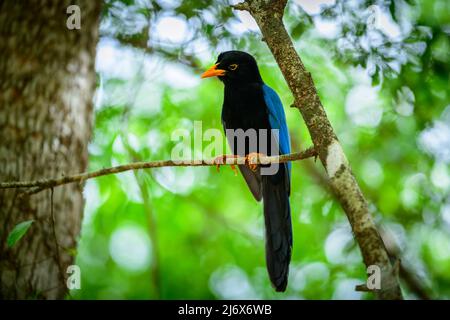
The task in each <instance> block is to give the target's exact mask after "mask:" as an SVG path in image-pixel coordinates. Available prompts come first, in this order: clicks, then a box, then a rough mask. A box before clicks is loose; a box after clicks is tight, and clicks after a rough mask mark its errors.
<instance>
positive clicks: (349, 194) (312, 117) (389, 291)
mask: <svg viewBox="0 0 450 320" xmlns="http://www.w3.org/2000/svg"><path fill="white" fill-rule="evenodd" d="M286 2H287V0H247V1H245V2H243V3H240V4H238V5H236V6H234V8H235V9H238V10H246V11H248V12H249V13H250V14H251V15H252V16H253V18H254V19H255V20H256V22H257V24H258V26H259V28H260V30H261V33H262V35H263V37H264V41H265V42H266V43H267V45H268V47H269V49H270V50H271V52H272V54H273V56H274V57H275V60H276V61H277V63H278V65H279V67H280V69H281V71H282V73H283V76H284V78H285V80H286V82H287V84H288V85H289V88H290V89H291V91H292V93H293V96H294V106H295V107H296V108H298V109H299V110H300V113H301V114H302V116H303V119H304V121H305V123H306V125H307V127H308V130H309V133H310V135H311V139H312V141H313V143H314V147H315V149H316V151H317V153H318V155H319V158H320V161H321V162H322V164H323V166H324V167H325V169H326V171H327V174H328V177H329V179H330V181H329V183H330V186H331V188H332V190H333V192H334V193H335V194H336V196H337V199H338V200H339V202H340V204H341V206H342V208H343V209H344V211H345V213H346V215H347V217H348V220H349V222H350V224H351V227H352V230H353V233H354V236H355V238H356V241H357V242H358V245H359V247H360V249H361V253H362V257H363V260H364V263H365V265H366V266H367V267H368V266H370V265H377V266H379V267H380V269H381V275H382V277H381V289H380V290H376V291H375V293H376V294H377V296H378V298H380V299H402V293H401V289H400V285H399V282H398V275H397V272H396V270H395V268H393V266H392V265H391V263H390V261H389V256H388V254H387V252H386V248H385V246H384V244H383V241H382V239H381V237H380V235H379V233H378V231H377V228H376V226H375V223H374V221H373V219H372V216H371V214H370V212H369V209H368V205H367V201H366V200H365V198H364V196H363V194H362V192H361V189H360V187H359V185H358V183H357V181H356V179H355V177H354V175H353V173H352V170H351V168H350V165H349V162H348V161H347V158H346V156H345V154H344V152H343V149H342V147H341V144H340V143H339V140H338V138H337V137H336V134H335V133H334V130H333V128H332V126H331V124H330V121H329V120H328V117H327V115H326V112H325V109H324V108H323V106H322V103H321V101H320V98H319V96H318V94H317V91H316V87H315V85H314V82H313V79H312V77H311V74H310V73H309V72H308V71H307V70H306V69H305V67H304V65H303V62H302V61H301V59H300V57H299V55H298V54H297V52H296V51H295V48H294V45H293V43H292V40H291V38H290V37H289V34H288V33H287V31H286V29H285V27H284V25H283V14H284V9H285V7H286Z"/></svg>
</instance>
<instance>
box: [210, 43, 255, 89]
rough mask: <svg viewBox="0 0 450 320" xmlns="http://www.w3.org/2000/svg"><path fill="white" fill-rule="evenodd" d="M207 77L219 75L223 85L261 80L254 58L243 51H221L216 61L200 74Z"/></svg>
mask: <svg viewBox="0 0 450 320" xmlns="http://www.w3.org/2000/svg"><path fill="white" fill-rule="evenodd" d="M209 77H219V79H220V80H221V81H222V82H223V83H225V85H227V84H245V83H254V82H262V78H261V75H260V74H259V70H258V65H257V64H256V60H255V58H253V56H252V55H250V54H248V53H246V52H243V51H226V52H222V53H221V54H220V55H219V57H218V58H217V61H216V63H215V64H214V65H213V66H212V67H211V68H209V69H208V70H206V71H205V72H204V73H203V74H202V78H209Z"/></svg>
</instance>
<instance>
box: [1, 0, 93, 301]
mask: <svg viewBox="0 0 450 320" xmlns="http://www.w3.org/2000/svg"><path fill="white" fill-rule="evenodd" d="M71 4H76V5H79V7H80V9H81V29H80V30H77V29H74V30H69V29H68V28H67V27H66V21H67V18H68V16H69V15H68V14H67V13H66V9H67V7H68V6H69V5H71ZM100 9H101V2H100V1H89V0H84V1H82V0H80V1H73V2H71V1H68V0H67V1H61V0H47V1H37V0H35V1H26V2H22V1H16V0H6V1H2V2H0V137H1V141H0V181H11V180H24V179H25V180H33V179H40V178H42V177H48V176H61V175H66V174H70V173H73V172H80V171H84V170H85V169H86V167H87V159H88V154H87V143H88V141H89V138H90V136H91V131H92V98H93V93H94V90H95V69H94V61H95V48H96V44H97V40H98V21H99V16H100ZM18 193H19V190H18V189H7V190H6V189H2V190H0V241H1V242H0V298H2V299H15V298H19V299H24V298H45V299H56V298H64V296H65V294H66V293H67V286H66V282H65V278H66V277H67V274H66V268H67V266H68V265H70V264H73V258H74V257H73V253H71V252H73V250H74V249H75V248H76V242H77V241H76V240H77V237H78V235H79V231H80V227H81V218H82V213H83V206H84V202H83V196H82V185H81V184H72V185H67V186H64V187H62V188H57V189H54V190H53V189H49V190H48V191H46V192H42V193H40V194H38V195H35V196H33V197H28V196H25V197H18ZM51 198H53V206H52V201H51ZM52 213H53V217H52ZM29 219H34V220H35V222H34V223H33V225H32V226H31V228H30V229H29V231H28V232H27V233H26V234H25V236H24V237H23V238H22V239H21V240H20V241H19V242H18V243H17V244H16V245H15V246H13V247H12V248H10V247H8V246H7V245H6V238H7V236H8V234H9V232H10V231H11V230H12V228H13V227H14V226H15V225H16V224H17V223H19V222H21V221H24V220H29Z"/></svg>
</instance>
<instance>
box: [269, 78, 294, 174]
mask: <svg viewBox="0 0 450 320" xmlns="http://www.w3.org/2000/svg"><path fill="white" fill-rule="evenodd" d="M263 93H264V101H265V102H266V105H267V108H268V110H269V122H270V126H271V127H272V129H278V130H279V141H278V144H279V146H280V154H289V153H291V139H290V138H289V131H288V128H287V123H286V116H285V114H284V109H283V104H282V103H281V100H280V97H279V96H278V94H277V93H276V92H275V91H274V90H273V89H272V88H271V87H269V86H268V85H266V84H264V85H263ZM287 167H288V170H289V176H290V175H291V163H290V162H287Z"/></svg>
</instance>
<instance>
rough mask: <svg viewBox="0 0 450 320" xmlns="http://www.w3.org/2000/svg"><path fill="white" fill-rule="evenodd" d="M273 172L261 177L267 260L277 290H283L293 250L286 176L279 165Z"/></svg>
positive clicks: (271, 279)
mask: <svg viewBox="0 0 450 320" xmlns="http://www.w3.org/2000/svg"><path fill="white" fill-rule="evenodd" d="M279 169H280V170H278V172H277V174H275V175H266V176H262V183H263V199H264V219H265V223H266V263H267V270H268V271H269V277H270V281H271V282H272V284H273V286H274V287H275V290H276V291H279V292H280V291H281V292H282V291H285V290H286V286H287V281H288V274H289V262H290V261H291V249H292V224H291V208H290V205H289V181H288V179H289V177H288V175H287V174H286V172H285V170H286V168H285V166H283V165H281V166H280V168H279Z"/></svg>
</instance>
